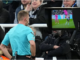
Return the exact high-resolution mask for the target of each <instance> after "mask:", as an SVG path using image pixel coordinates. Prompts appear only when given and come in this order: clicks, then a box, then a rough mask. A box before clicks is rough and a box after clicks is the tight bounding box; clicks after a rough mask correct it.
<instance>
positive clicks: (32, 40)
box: [27, 33, 36, 57]
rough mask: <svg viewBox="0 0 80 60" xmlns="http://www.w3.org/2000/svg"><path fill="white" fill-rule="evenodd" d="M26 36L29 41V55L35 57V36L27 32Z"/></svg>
mask: <svg viewBox="0 0 80 60" xmlns="http://www.w3.org/2000/svg"><path fill="white" fill-rule="evenodd" d="M27 38H28V41H29V43H30V51H31V56H33V57H35V56H36V44H35V36H34V34H33V33H29V34H28V35H27Z"/></svg>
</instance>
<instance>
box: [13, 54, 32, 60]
mask: <svg viewBox="0 0 80 60" xmlns="http://www.w3.org/2000/svg"><path fill="white" fill-rule="evenodd" d="M26 56H29V55H24V56H20V55H16V59H15V57H14V59H15V60H31V58H27V57H26Z"/></svg>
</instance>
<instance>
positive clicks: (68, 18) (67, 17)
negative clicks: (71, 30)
mask: <svg viewBox="0 0 80 60" xmlns="http://www.w3.org/2000/svg"><path fill="white" fill-rule="evenodd" d="M64 14H65V18H66V19H67V21H66V24H67V23H68V25H69V20H70V16H69V14H68V11H67V10H64ZM66 24H65V25H66Z"/></svg>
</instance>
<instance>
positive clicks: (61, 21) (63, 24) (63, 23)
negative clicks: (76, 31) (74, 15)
mask: <svg viewBox="0 0 80 60" xmlns="http://www.w3.org/2000/svg"><path fill="white" fill-rule="evenodd" d="M58 21H59V23H56V22H55V19H52V28H75V25H74V22H73V19H70V20H69V24H68V22H67V24H66V21H67V19H58Z"/></svg>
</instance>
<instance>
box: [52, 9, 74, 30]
mask: <svg viewBox="0 0 80 60" xmlns="http://www.w3.org/2000/svg"><path fill="white" fill-rule="evenodd" d="M51 20H52V28H53V29H54V28H58V29H59V28H60V29H61V28H72V29H74V28H75V24H74V20H73V13H72V10H65V9H64V10H52V11H51Z"/></svg>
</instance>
